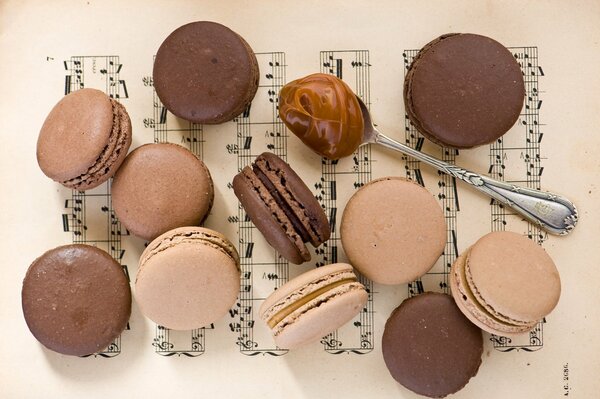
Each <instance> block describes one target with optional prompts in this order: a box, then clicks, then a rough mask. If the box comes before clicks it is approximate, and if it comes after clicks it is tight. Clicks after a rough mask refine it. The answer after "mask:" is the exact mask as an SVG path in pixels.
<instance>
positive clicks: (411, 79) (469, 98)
mask: <svg viewBox="0 0 600 399" xmlns="http://www.w3.org/2000/svg"><path fill="white" fill-rule="evenodd" d="M524 99H525V84H524V82H523V75H522V72H521V69H520V67H519V64H518V63H517V61H516V60H515V57H514V56H513V55H512V54H511V52H510V51H509V50H508V49H507V48H506V47H504V46H503V45H502V44H500V43H498V42H497V41H495V40H493V39H490V38H489V37H485V36H481V35H474V34H470V33H465V34H461V33H450V34H446V35H442V36H440V37H438V38H437V39H435V40H433V41H431V42H430V43H428V44H427V45H426V46H425V47H423V49H421V51H419V53H418V54H417V56H416V57H415V59H414V60H413V62H412V64H411V66H410V68H409V70H408V72H407V74H406V79H405V80H404V103H405V106H406V113H407V114H408V116H409V118H410V121H411V122H412V123H413V125H414V126H415V127H416V128H417V130H418V131H419V132H420V133H422V134H423V135H424V136H425V137H427V138H428V139H430V140H432V141H433V142H435V143H437V144H440V145H444V146H448V147H455V148H471V147H476V146H479V145H483V144H487V143H491V142H493V141H494V140H496V139H498V138H499V137H500V136H502V135H503V134H504V133H506V132H507V131H508V130H509V129H510V128H511V127H512V126H513V125H514V124H515V122H516V121H517V118H518V117H519V113H520V112H521V108H522V107H523V100H524Z"/></svg>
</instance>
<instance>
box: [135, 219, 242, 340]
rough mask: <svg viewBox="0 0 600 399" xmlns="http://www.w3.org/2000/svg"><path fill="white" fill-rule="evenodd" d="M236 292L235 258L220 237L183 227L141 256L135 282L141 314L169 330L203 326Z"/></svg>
mask: <svg viewBox="0 0 600 399" xmlns="http://www.w3.org/2000/svg"><path fill="white" fill-rule="evenodd" d="M239 290H240V269H239V256H238V253H237V251H236V249H235V247H234V246H233V244H231V242H230V241H229V240H228V239H227V238H226V237H225V236H224V235H222V234H221V233H218V232H216V231H213V230H210V229H206V228H203V227H181V228H177V229H174V230H171V231H168V232H166V233H165V234H163V235H161V236H159V237H157V238H156V239H155V240H154V241H152V242H151V243H150V244H149V245H148V247H147V248H146V249H145V250H144V252H143V253H142V256H141V257H140V262H139V269H138V274H137V278H136V281H135V298H136V301H137V303H138V305H139V307H140V310H141V312H142V313H143V314H144V315H145V316H146V317H148V318H149V319H151V320H153V321H154V322H156V323H158V324H160V325H162V326H164V327H167V328H170V329H173V330H191V329H194V328H200V327H204V326H207V325H209V324H211V323H213V322H215V321H216V320H218V319H220V318H221V317H222V316H224V315H225V314H226V313H227V311H228V310H229V309H230V308H231V307H232V306H233V305H234V303H235V301H236V299H237V296H238V293H239Z"/></svg>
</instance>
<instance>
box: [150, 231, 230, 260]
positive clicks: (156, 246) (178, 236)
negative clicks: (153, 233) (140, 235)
mask: <svg viewBox="0 0 600 399" xmlns="http://www.w3.org/2000/svg"><path fill="white" fill-rule="evenodd" d="M198 241H201V242H203V243H205V244H206V245H209V246H214V247H216V248H218V249H219V250H221V251H223V252H224V253H225V254H226V255H227V256H229V257H230V258H231V259H233V261H234V262H235V264H236V266H237V268H238V270H239V262H240V257H239V254H238V252H237V250H236V249H235V247H234V246H233V244H232V243H231V241H229V240H228V239H227V237H225V236H224V235H223V234H221V233H219V232H218V231H215V230H212V229H208V228H205V227H197V226H186V227H179V228H176V229H173V230H169V231H167V232H166V233H164V234H162V235H160V236H158V237H156V239H154V240H153V241H152V242H151V243H149V244H148V245H147V246H146V249H144V252H142V255H141V256H140V261H139V264H140V265H143V264H144V263H146V261H147V260H148V259H150V258H151V257H152V256H154V255H155V254H157V253H159V252H162V251H165V250H167V249H169V248H171V247H174V246H176V245H178V244H181V243H182V242H190V243H197V242H198Z"/></svg>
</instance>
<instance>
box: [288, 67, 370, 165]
mask: <svg viewBox="0 0 600 399" xmlns="http://www.w3.org/2000/svg"><path fill="white" fill-rule="evenodd" d="M279 116H280V117H281V120H282V121H283V122H284V123H285V124H286V126H287V127H288V128H289V129H290V130H291V131H292V132H293V133H294V134H295V135H296V136H298V138H299V139H300V140H302V142H303V143H304V144H306V145H307V146H308V147H309V148H311V149H312V150H313V151H315V152H316V153H317V154H319V155H321V156H323V157H325V158H329V159H340V158H343V157H346V156H349V155H351V154H352V153H353V152H354V151H356V149H357V148H358V146H359V145H361V144H362V141H363V134H364V130H365V129H364V120H363V115H362V111H361V109H360V104H359V103H358V100H357V98H356V96H355V95H354V92H353V91H352V89H350V87H348V85H347V84H346V83H344V82H343V81H342V80H340V79H338V78H337V77H335V76H333V75H326V74H324V73H315V74H312V75H308V76H306V77H304V78H302V79H297V80H294V81H293V82H290V83H288V84H286V85H285V86H284V87H283V88H282V89H281V92H280V93H279Z"/></svg>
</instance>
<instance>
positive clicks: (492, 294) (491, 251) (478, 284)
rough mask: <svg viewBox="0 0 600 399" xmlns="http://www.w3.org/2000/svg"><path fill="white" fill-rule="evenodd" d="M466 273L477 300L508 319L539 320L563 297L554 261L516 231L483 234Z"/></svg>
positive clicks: (475, 247) (496, 314)
mask: <svg viewBox="0 0 600 399" xmlns="http://www.w3.org/2000/svg"><path fill="white" fill-rule="evenodd" d="M466 276H467V282H468V284H469V287H470V288H471V291H472V292H473V294H474V295H475V297H476V298H477V299H478V301H479V302H480V303H481V304H482V305H484V307H485V308H486V309H487V310H488V311H489V312H490V313H492V314H493V315H495V316H496V317H497V318H500V319H504V320H505V321H508V322H511V321H517V322H521V323H527V322H537V321H539V320H541V319H542V318H543V317H545V316H546V315H548V314H549V313H550V312H551V311H552V309H554V307H555V306H556V304H557V303H558V300H559V298H560V291H561V288H560V276H559V274H558V270H557V269H556V266H555V265H554V262H553V261H552V259H551V258H550V256H549V255H548V254H547V253H546V251H544V249H543V248H542V247H541V246H539V245H537V244H536V243H534V242H533V241H531V240H529V239H528V238H526V237H524V236H522V235H520V234H517V233H512V232H493V233H490V234H487V235H485V236H483V237H482V238H480V239H479V240H478V241H477V242H476V243H475V244H474V245H473V248H472V249H471V251H470V252H469V255H468V257H467V263H466Z"/></svg>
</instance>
